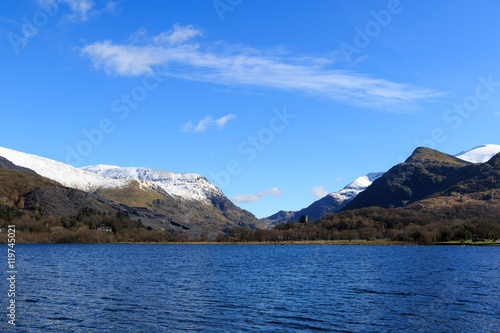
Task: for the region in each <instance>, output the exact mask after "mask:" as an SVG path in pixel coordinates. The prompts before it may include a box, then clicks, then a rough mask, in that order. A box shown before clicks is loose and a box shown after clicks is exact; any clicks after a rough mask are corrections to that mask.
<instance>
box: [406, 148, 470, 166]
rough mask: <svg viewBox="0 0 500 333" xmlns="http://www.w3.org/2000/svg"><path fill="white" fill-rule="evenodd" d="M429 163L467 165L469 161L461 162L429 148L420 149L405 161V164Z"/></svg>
mask: <svg viewBox="0 0 500 333" xmlns="http://www.w3.org/2000/svg"><path fill="white" fill-rule="evenodd" d="M429 162H431V163H432V162H439V163H451V164H467V161H465V160H461V159H459V158H456V157H454V156H451V155H448V154H445V153H442V152H440V151H437V150H434V149H431V148H427V147H418V148H417V149H415V150H414V151H413V153H412V154H411V155H410V157H408V158H407V159H406V161H405V163H429Z"/></svg>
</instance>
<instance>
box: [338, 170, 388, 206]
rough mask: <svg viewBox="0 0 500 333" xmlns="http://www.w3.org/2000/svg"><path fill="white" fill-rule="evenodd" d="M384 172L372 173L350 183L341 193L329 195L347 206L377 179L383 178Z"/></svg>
mask: <svg viewBox="0 0 500 333" xmlns="http://www.w3.org/2000/svg"><path fill="white" fill-rule="evenodd" d="M383 174H384V173H383V172H372V173H369V174H367V175H364V176H361V177H359V178H357V179H356V180H354V181H353V182H351V183H349V184H348V185H347V186H346V187H344V188H343V189H341V190H340V191H337V192H333V193H330V194H328V195H329V196H331V197H332V198H334V199H335V201H337V202H338V203H339V204H346V203H347V202H348V201H351V200H352V199H353V198H354V197H355V196H357V195H358V194H359V193H361V192H363V191H364V190H365V189H366V188H367V187H368V186H370V185H371V184H372V183H373V182H374V181H375V180H376V179H378V178H380V177H382V175H383Z"/></svg>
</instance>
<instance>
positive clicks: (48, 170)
mask: <svg viewBox="0 0 500 333" xmlns="http://www.w3.org/2000/svg"><path fill="white" fill-rule="evenodd" d="M0 156H3V157H5V158H6V159H8V160H9V161H11V162H12V163H14V164H15V165H18V166H21V167H25V168H28V169H31V170H33V171H35V172H36V173H37V174H39V175H40V176H43V177H46V178H49V179H52V180H55V181H56V182H58V183H60V184H62V185H64V186H67V187H72V188H76V189H79V190H82V191H86V192H93V191H95V190H96V189H98V188H116V187H123V186H126V185H128V184H129V183H130V180H126V179H114V178H111V177H107V176H103V175H99V174H95V173H93V172H88V171H85V170H81V169H78V168H75V167H72V166H71V165H68V164H65V163H61V162H57V161H54V160H51V159H48V158H44V157H40V156H36V155H31V154H26V153H22V152H18V151H15V150H12V149H7V148H3V147H0Z"/></svg>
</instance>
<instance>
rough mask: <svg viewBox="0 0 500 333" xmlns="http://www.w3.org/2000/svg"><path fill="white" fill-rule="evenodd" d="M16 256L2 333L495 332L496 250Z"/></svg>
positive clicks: (498, 324) (172, 248)
mask: <svg viewBox="0 0 500 333" xmlns="http://www.w3.org/2000/svg"><path fill="white" fill-rule="evenodd" d="M2 246H3V247H5V253H6V252H7V246H6V245H2ZM16 251H17V269H18V274H17V281H16V289H17V295H16V305H17V308H16V311H17V318H16V323H17V325H16V326H15V327H10V325H8V324H7V312H6V306H7V302H8V297H7V291H8V286H7V282H6V278H3V279H1V283H0V294H1V300H2V312H1V314H2V318H1V322H0V330H2V331H7V332H10V331H19V332H169V331H171V332H191V331H194V332H308V331H309V332H314V331H325V332H336V331H342V332H346V331H347V332H387V331H393V332H402V331H410V332H420V331H421V332H466V331H472V332H480V331H484V332H500V247H475V248H473V247H459V246H457V247H445V246H315V245H305V246H298V245H283V246H276V245H133V244H130V245H126V244H105V245H80V244H68V245H65V244H52V245H43V244H40V245H22V244H21V245H16ZM0 258H1V257H0ZM0 260H1V259H0ZM5 262H7V255H6V254H5ZM6 266H7V265H6V263H5V265H3V266H2V267H5V269H4V272H3V275H4V276H6V275H7V273H6V272H7V269H6Z"/></svg>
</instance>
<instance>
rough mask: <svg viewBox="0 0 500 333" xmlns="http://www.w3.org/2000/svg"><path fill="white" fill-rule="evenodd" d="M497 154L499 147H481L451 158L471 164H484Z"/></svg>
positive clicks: (499, 150) (499, 151)
mask: <svg viewBox="0 0 500 333" xmlns="http://www.w3.org/2000/svg"><path fill="white" fill-rule="evenodd" d="M498 153H500V145H481V146H477V147H474V148H472V149H470V150H466V151H463V152H460V153H458V154H456V155H453V156H455V157H456V158H459V159H461V160H464V161H467V162H471V163H485V162H488V161H489V160H490V159H491V158H492V157H493V156H495V155H496V154H498Z"/></svg>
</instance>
